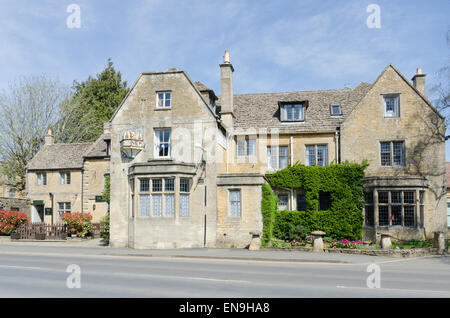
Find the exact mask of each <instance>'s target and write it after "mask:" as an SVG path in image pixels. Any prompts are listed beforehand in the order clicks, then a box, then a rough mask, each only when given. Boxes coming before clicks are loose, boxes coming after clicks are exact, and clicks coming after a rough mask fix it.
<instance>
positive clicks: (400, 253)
mask: <svg viewBox="0 0 450 318" xmlns="http://www.w3.org/2000/svg"><path fill="white" fill-rule="evenodd" d="M262 249H265V250H272V251H273V250H278V251H298V252H312V251H313V249H312V247H306V246H288V247H264V248H262ZM449 252H450V251H449V248H447V249H446V253H449ZM324 253H344V254H356V255H370V256H388V257H400V258H402V257H421V256H430V255H439V253H438V249H437V248H411V249H403V250H401V249H391V250H381V249H373V250H370V249H351V248H324Z"/></svg>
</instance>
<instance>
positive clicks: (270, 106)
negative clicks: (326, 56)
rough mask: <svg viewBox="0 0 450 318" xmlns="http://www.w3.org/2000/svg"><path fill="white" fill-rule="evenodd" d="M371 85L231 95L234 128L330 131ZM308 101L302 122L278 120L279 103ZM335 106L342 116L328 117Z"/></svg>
mask: <svg viewBox="0 0 450 318" xmlns="http://www.w3.org/2000/svg"><path fill="white" fill-rule="evenodd" d="M370 87H371V85H370V84H368V83H365V82H361V83H360V84H359V85H358V86H356V87H355V88H354V89H351V88H344V89H330V90H316V91H293V92H286V93H261V94H235V95H234V99H233V104H234V107H233V108H234V115H235V120H234V127H235V128H249V127H253V128H278V129H279V130H280V132H324V131H334V130H336V127H337V126H339V124H340V123H341V122H342V121H343V119H345V118H346V116H348V115H349V114H350V113H351V111H352V110H353V108H354V107H355V106H356V105H357V103H358V102H359V101H360V100H361V99H362V98H363V97H364V96H365V95H366V93H367V92H368V91H369V89H370ZM283 101H285V102H295V101H298V102H301V101H308V106H307V108H306V110H305V121H304V122H298V123H283V122H281V121H280V111H279V108H280V107H279V102H283ZM331 104H339V105H341V109H342V116H331V114H330V105H331Z"/></svg>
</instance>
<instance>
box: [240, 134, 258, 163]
mask: <svg viewBox="0 0 450 318" xmlns="http://www.w3.org/2000/svg"><path fill="white" fill-rule="evenodd" d="M250 142H252V143H253V144H254V146H253V148H251V147H250ZM239 145H241V146H239ZM241 147H243V148H242V149H241ZM250 149H252V150H253V151H252V153H250V152H249V151H250ZM240 150H242V152H240ZM236 157H241V158H242V157H256V138H255V137H247V136H246V137H245V138H242V137H240V138H239V137H238V138H237V139H236Z"/></svg>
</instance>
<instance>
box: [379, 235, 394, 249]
mask: <svg viewBox="0 0 450 318" xmlns="http://www.w3.org/2000/svg"><path fill="white" fill-rule="evenodd" d="M380 245H381V248H382V249H383V250H390V249H392V242H391V237H390V236H389V234H388V233H382V234H381V240H380Z"/></svg>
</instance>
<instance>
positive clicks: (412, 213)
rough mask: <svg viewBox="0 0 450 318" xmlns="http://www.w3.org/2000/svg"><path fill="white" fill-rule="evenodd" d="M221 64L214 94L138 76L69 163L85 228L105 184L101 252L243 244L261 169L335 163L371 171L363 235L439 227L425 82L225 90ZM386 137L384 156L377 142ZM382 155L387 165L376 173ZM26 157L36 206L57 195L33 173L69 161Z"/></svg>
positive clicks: (440, 175)
mask: <svg viewBox="0 0 450 318" xmlns="http://www.w3.org/2000/svg"><path fill="white" fill-rule="evenodd" d="M219 67H220V76H221V96H220V97H217V96H216V94H215V93H214V91H213V90H211V89H209V88H208V87H207V86H205V85H204V84H203V83H201V82H193V81H192V80H191V79H190V78H189V76H188V75H187V73H186V72H185V71H182V70H177V69H169V70H167V71H164V72H152V73H142V74H141V75H140V76H139V78H138V79H137V80H136V82H135V83H134V85H133V87H132V88H131V90H130V91H129V93H128V94H127V96H126V97H125V98H124V100H123V101H122V103H121V105H119V107H118V108H117V110H116V112H115V114H114V115H113V116H112V118H111V119H110V120H109V121H108V122H107V123H105V131H104V134H103V135H102V136H101V137H100V138H99V139H98V140H97V141H96V142H94V143H92V144H90V145H87V146H86V147H87V148H86V149H85V150H83V151H82V152H81V150H80V151H79V153H81V154H79V157H80V158H81V159H80V158H78V159H76V160H72V161H74V162H79V164H78V165H77V166H72V167H71V168H70V169H72V171H73V176H74V180H76V181H74V183H75V182H77V187H76V188H75V187H74V189H73V191H72V192H71V193H70V194H68V195H71V196H72V198H73V196H74V195H75V194H76V197H79V198H80V199H79V204H80V206H79V207H78V208H79V209H81V210H83V211H84V212H90V213H92V214H93V215H94V219H95V220H98V219H99V218H100V217H102V216H103V215H104V214H105V213H106V211H107V209H108V206H107V204H106V203H105V202H100V201H101V200H99V196H100V195H101V193H102V190H103V188H104V179H105V176H106V175H109V176H110V180H111V202H110V207H109V208H110V220H111V221H110V222H111V225H110V234H111V240H110V244H111V246H113V247H132V248H137V249H143V248H187V247H231V246H235V247H247V246H249V245H250V243H252V248H255V244H256V245H257V244H259V242H260V240H259V239H258V237H257V236H258V235H260V233H261V232H262V215H261V192H262V190H261V185H262V184H263V183H264V182H265V181H264V174H265V173H267V172H270V171H274V170H278V169H282V168H284V167H287V166H289V165H293V164H297V163H300V164H306V165H327V164H332V163H339V162H342V161H344V160H348V161H354V162H358V163H361V162H362V161H363V160H367V161H368V163H369V167H368V169H367V173H366V179H365V191H366V193H367V195H368V196H367V198H369V197H371V198H372V200H369V199H368V201H366V208H365V210H364V211H362V213H365V227H364V238H367V239H373V240H378V237H379V233H380V232H383V233H384V232H388V233H390V235H392V236H394V237H397V238H400V239H409V238H424V237H432V235H433V232H434V231H438V230H442V229H444V228H446V226H447V220H446V212H445V201H446V200H445V199H443V197H445V191H443V189H445V171H444V162H445V151H444V140H443V139H442V138H441V137H440V135H439V134H437V135H436V134H435V132H436V131H437V132H439V131H442V130H443V129H445V127H444V124H443V119H442V117H441V116H440V115H439V114H438V113H437V112H436V110H435V109H434V108H433V106H432V105H431V104H430V103H429V101H428V99H427V97H426V95H425V93H424V92H425V75H424V74H422V73H421V72H418V73H417V74H416V76H415V77H414V78H413V81H412V83H410V82H409V81H408V80H406V79H405V78H404V77H403V75H401V74H400V73H399V72H398V71H397V70H396V69H395V68H394V67H393V66H392V65H389V66H388V67H387V68H386V69H385V70H384V71H383V72H382V73H381V75H380V76H379V78H378V79H377V80H376V81H375V82H374V83H373V84H368V83H364V82H361V83H360V84H358V85H357V86H356V87H355V88H353V89H351V88H344V89H334V90H320V91H295V92H289V93H263V94H234V93H233V74H234V67H233V65H232V64H231V62H230V57H229V53H228V52H226V54H225V58H224V62H223V63H222V64H220V66H219ZM385 97H395V98H394V99H393V100H395V101H397V102H396V103H397V104H395V103H394V102H392V103H394V104H392V105H391V104H389V105H388V102H386V98H385ZM389 100H390V99H389ZM389 103H390V102H389ZM388 106H389V107H391V106H392V107H393V108H394V112H395V111H397V113H395V115H397V116H391V115H392V110H391V109H390V108H389V107H388ZM395 107H397V108H395ZM386 111H389V113H388V115H389V116H386ZM430 124H431V125H433V127H430ZM49 142H50V143H52V141H50V140H49ZM387 143H389V147H391V148H390V150H389V152H388V154H387V153H386V148H383V149H384V150H383V151H384V152H383V151H381V148H380V147H381V144H383V147H386V145H387ZM394 143H395V145H394ZM399 147H400V148H399ZM50 149H51V148H49V147H47V148H45V147H44V150H43V153H44V154H45V155H43V154H38V155H37V157H38V159H39V156H40V157H43V158H44V157H45V158H47V159H48V158H49V157H51V155H50V153H51V151H50ZM387 155H388V156H389V160H390V161H389V163H390V162H391V161H392V162H394V163H398V164H395V165H393V164H389V165H386V164H385V163H386V162H385V161H386V156H387ZM381 156H383V158H384V159H383V160H384V161H383V162H384V163H383V164H381V160H382V159H381ZM38 159H36V162H33V163H32V164H31V166H30V167H29V171H28V172H29V181H30V182H29V185H28V190H29V197H30V199H32V200H33V202H34V201H38V200H41V201H43V203H44V204H45V206H47V205H48V204H49V203H48V201H47V200H48V199H47V198H46V196H47V197H48V193H49V192H52V193H54V195H55V197H56V196H58V197H59V196H60V195H62V191H63V188H58V185H56V184H53V183H52V184H53V185H52V186H47V188H45V189H44V187H42V186H40V187H36V186H34V185H35V184H36V181H35V180H34V179H33V178H35V177H36V176H35V174H36V173H37V172H39V171H41V170H43V169H44V170H48V178H50V179H52V178H54V177H53V175H52V173H53V172H52V171H59V170H61V169H62V168H64V167H65V168H66V169H68V167H67V166H64V162H60V161H59V158H55V159H54V160H53V161H55V162H58V163H59V165H60V166H58V167H56V168H55V167H53V168H52V166H51V165H49V164H43V165H38V164H36V163H37V162H39V161H40V160H38ZM41 159H42V158H41ZM33 160H34V159H33ZM44 161H45V160H44ZM47 161H48V160H47ZM52 169H53V170H52ZM55 173H56V172H55ZM50 179H48V180H49V181H48V182H50ZM64 189H68V187H66V188H64ZM275 191H276V193H277V194H279V195H280V196H283V198H284V199H285V204H286V206H285V207H284V208H287V209H290V210H295V209H300V206H299V203H298V202H297V200H299V199H298V198H297V194H300V195H303V194H304V191H303V190H302V189H275ZM384 196H386V197H384ZM385 199H386V200H387V202H384V201H383V200H385ZM396 200H397V201H396ZM74 202H75V201H74ZM77 202H78V201H77ZM75 204H77V203H74V206H76V205H75ZM378 211H382V212H383V213H382V214H381V216H380V215H379V213H378ZM386 222H387V223H386Z"/></svg>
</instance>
